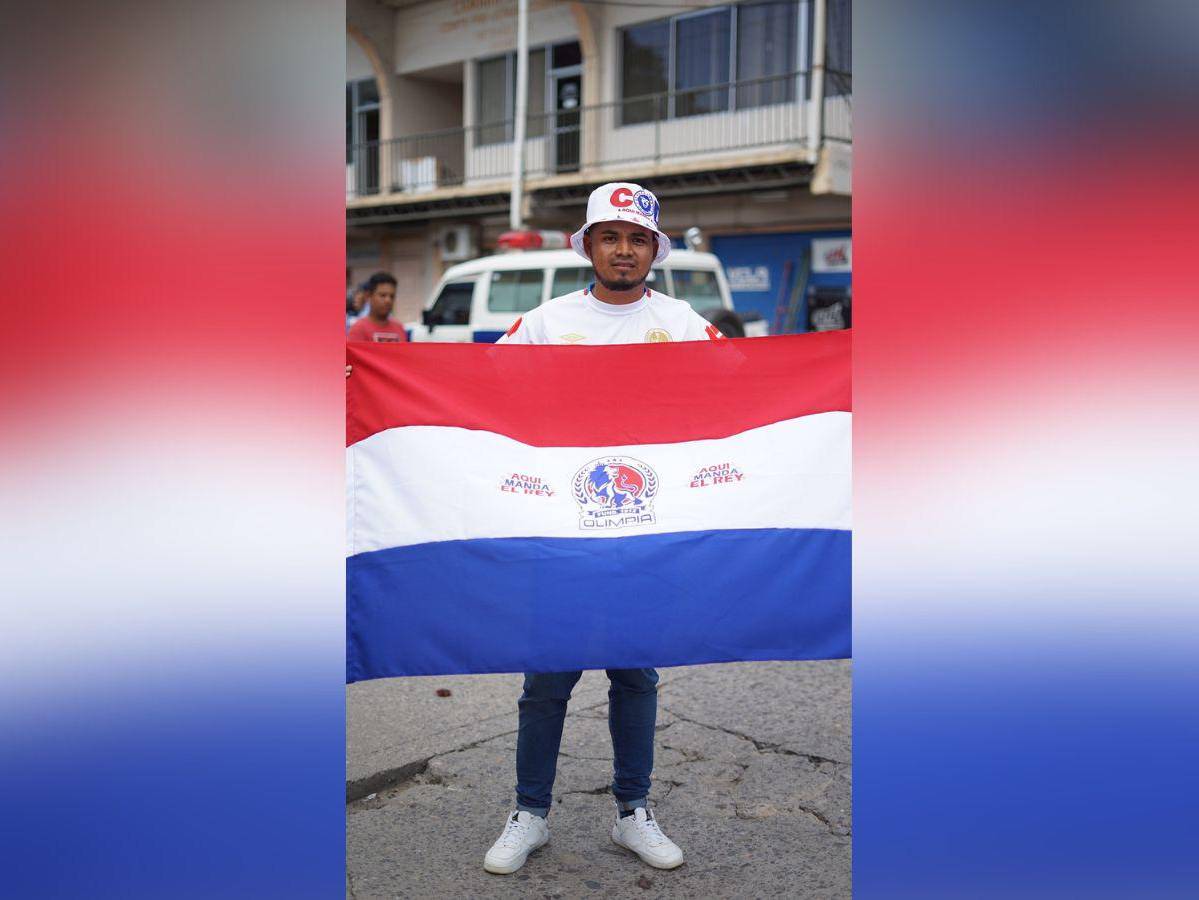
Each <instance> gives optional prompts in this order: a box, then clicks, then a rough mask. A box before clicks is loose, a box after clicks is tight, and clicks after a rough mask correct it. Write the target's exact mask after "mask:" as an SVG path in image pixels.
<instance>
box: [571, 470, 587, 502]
mask: <svg viewBox="0 0 1199 900" xmlns="http://www.w3.org/2000/svg"><path fill="white" fill-rule="evenodd" d="M590 471H591V463H587V465H585V466H583V468H581V469H579V472H578V474H577V475H575V480H574V482H573V483H572V487H573V492H574V495H575V500H577V501H578V503H579V505H580V506H586V505H587V504H588V503H589V502H590V500H591V498H590V497H588V496H587V488H586V484H587V473H589V472H590Z"/></svg>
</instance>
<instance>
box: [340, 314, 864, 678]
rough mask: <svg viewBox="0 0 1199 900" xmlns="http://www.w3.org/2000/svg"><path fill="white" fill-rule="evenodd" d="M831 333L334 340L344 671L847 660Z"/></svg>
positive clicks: (838, 393)
mask: <svg viewBox="0 0 1199 900" xmlns="http://www.w3.org/2000/svg"><path fill="white" fill-rule="evenodd" d="M849 348H850V337H849V333H848V332H827V333H823V334H806V335H786V336H779V337H769V338H750V339H746V340H733V341H702V342H690V343H673V344H669V343H668V344H662V343H654V344H629V345H619V346H604V347H577V346H576V347H572V346H523V345H517V346H512V345H489V344H427V343H426V344H419V343H418V344H398V345H395V344H390V345H389V344H369V343H358V344H350V345H348V348H347V353H348V362H349V363H351V364H352V365H353V374H352V375H351V377H350V378H348V379H347V384H346V386H347V397H346V431H347V435H346V438H347V458H346V467H347V479H348V493H347V507H348V508H347V512H348V525H347V541H348V548H347V552H348V560H347V564H346V587H347V590H346V602H347V680H348V681H359V680H362V679H367V678H379V677H384V676H390V675H422V674H438V673H461V672H520V671H565V670H577V669H589V668H638V667H651V666H670V665H685V664H691V663H704V662H719V661H729V660H751V659H820V658H838V657H846V656H849V652H850V531H849V528H850V366H849V356H850V352H849Z"/></svg>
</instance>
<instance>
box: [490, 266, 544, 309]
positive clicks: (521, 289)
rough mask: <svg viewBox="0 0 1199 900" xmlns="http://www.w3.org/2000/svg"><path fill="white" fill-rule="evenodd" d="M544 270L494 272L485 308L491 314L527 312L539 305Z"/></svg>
mask: <svg viewBox="0 0 1199 900" xmlns="http://www.w3.org/2000/svg"><path fill="white" fill-rule="evenodd" d="M544 277H545V270H544V269H516V270H509V271H507V272H495V273H493V274H492V276H491V290H490V291H488V292H487V308H488V309H489V310H491V311H492V312H514V313H523V312H528V311H529V310H530V309H532V308H533V307H535V306H538V305H539V304H540V303H541V282H542V279H543V278H544Z"/></svg>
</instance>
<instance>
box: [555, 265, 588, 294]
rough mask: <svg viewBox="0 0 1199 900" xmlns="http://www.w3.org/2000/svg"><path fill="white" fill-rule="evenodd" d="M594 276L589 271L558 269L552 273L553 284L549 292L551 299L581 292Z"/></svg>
mask: <svg viewBox="0 0 1199 900" xmlns="http://www.w3.org/2000/svg"><path fill="white" fill-rule="evenodd" d="M593 278H595V274H594V273H593V272H592V270H591V269H589V268H588V269H584V268H578V269H558V270H557V271H556V272H554V284H553V287H552V288H551V290H550V296H551V297H561V296H563V295H565V294H573V293H574V292H575V291H581V290H583V288H585V287H587V285H589V284H591V281H592V279H593Z"/></svg>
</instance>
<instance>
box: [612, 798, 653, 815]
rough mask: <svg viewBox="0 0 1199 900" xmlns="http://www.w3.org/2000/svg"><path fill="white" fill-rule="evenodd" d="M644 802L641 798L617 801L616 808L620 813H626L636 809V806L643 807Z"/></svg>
mask: <svg viewBox="0 0 1199 900" xmlns="http://www.w3.org/2000/svg"><path fill="white" fill-rule="evenodd" d="M645 800H646V798H645V797H641V798H640V799H638V800H617V801H616V808H617V809H619V810H620V811H621V812H628V811H629V810H632V809H636V808H637V807H638V806H645Z"/></svg>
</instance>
